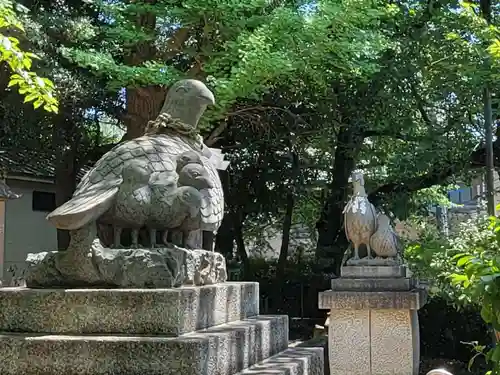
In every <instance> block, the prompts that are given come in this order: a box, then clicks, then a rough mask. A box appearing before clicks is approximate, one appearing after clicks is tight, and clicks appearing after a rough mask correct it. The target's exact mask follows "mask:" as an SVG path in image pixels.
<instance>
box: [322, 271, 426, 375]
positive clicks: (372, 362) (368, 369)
mask: <svg viewBox="0 0 500 375" xmlns="http://www.w3.org/2000/svg"><path fill="white" fill-rule="evenodd" d="M424 303H425V295H424V292H422V291H418V290H415V289H414V288H413V285H412V282H411V280H410V279H409V278H407V277H406V270H405V267H402V266H396V267H395V266H347V267H343V268H342V275H341V277H340V278H338V279H334V280H332V289H331V290H327V291H325V292H321V293H320V294H319V308H320V309H329V310H330V319H329V327H328V347H329V358H330V374H331V375H345V374H349V375H417V374H418V364H419V359H420V353H419V348H420V343H419V327H418V315H417V310H418V309H419V308H420V307H422V306H423V305H424Z"/></svg>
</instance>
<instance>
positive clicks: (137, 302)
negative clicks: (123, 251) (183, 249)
mask: <svg viewBox="0 0 500 375" xmlns="http://www.w3.org/2000/svg"><path fill="white" fill-rule="evenodd" d="M258 314H259V284H258V283H252V282H228V283H221V284H216V285H207V286H201V287H195V286H191V287H188V286H183V287H180V288H173V289H28V288H1V289H0V331H4V332H27V333H30V332H43V333H65V334H86V333H91V334H115V333H118V334H149V335H156V334H161V335H163V336H178V335H182V334H185V333H188V332H192V331H196V330H200V329H204V328H208V327H211V326H215V325H219V324H224V323H228V322H232V321H237V320H241V319H245V318H248V317H252V316H256V315H258ZM0 373H1V372H0Z"/></svg>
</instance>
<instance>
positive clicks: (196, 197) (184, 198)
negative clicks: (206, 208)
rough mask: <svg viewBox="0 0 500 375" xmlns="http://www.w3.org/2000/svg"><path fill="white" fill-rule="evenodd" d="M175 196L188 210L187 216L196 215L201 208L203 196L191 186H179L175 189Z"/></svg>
mask: <svg viewBox="0 0 500 375" xmlns="http://www.w3.org/2000/svg"><path fill="white" fill-rule="evenodd" d="M177 194H178V195H177V197H178V199H179V200H180V202H181V204H182V205H183V206H184V207H185V208H186V209H187V210H188V211H189V216H190V217H192V218H194V217H196V216H198V214H199V213H200V210H201V205H202V201H203V196H202V195H201V193H200V192H199V191H198V190H196V189H195V188H194V187H192V186H181V187H180V188H179V189H178V190H177Z"/></svg>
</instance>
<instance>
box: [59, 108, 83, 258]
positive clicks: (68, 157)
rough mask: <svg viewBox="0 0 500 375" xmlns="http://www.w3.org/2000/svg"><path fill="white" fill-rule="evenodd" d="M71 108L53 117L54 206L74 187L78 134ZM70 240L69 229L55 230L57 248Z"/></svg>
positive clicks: (64, 245) (70, 192)
mask: <svg viewBox="0 0 500 375" xmlns="http://www.w3.org/2000/svg"><path fill="white" fill-rule="evenodd" d="M71 116H72V109H71V108H61V112H60V114H59V115H58V116H57V117H56V118H55V123H54V131H53V133H52V146H53V152H54V156H55V162H56V165H55V181H54V182H55V187H56V206H57V207H59V206H60V205H62V204H63V203H66V202H67V201H68V200H69V199H71V196H72V195H73V192H74V191H75V188H76V175H77V173H78V170H77V168H78V167H77V160H76V157H77V155H78V145H79V143H80V142H79V140H80V134H79V131H78V128H77V125H76V124H75V122H74V121H73V119H72V117H71ZM69 242H70V235H69V231H66V230H61V229H58V230H57V248H58V249H59V250H65V249H67V248H68V246H69Z"/></svg>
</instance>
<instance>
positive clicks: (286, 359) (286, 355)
mask: <svg viewBox="0 0 500 375" xmlns="http://www.w3.org/2000/svg"><path fill="white" fill-rule="evenodd" d="M323 367H324V360H323V349H322V348H319V347H295V348H288V349H286V350H285V351H283V352H281V353H279V354H277V355H275V356H273V357H271V358H268V359H266V360H264V361H262V362H259V363H257V364H256V365H253V366H252V367H250V368H248V369H246V370H243V371H242V372H239V373H238V374H236V375H250V374H252V375H271V374H272V375H292V374H293V375H324V373H323Z"/></svg>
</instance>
